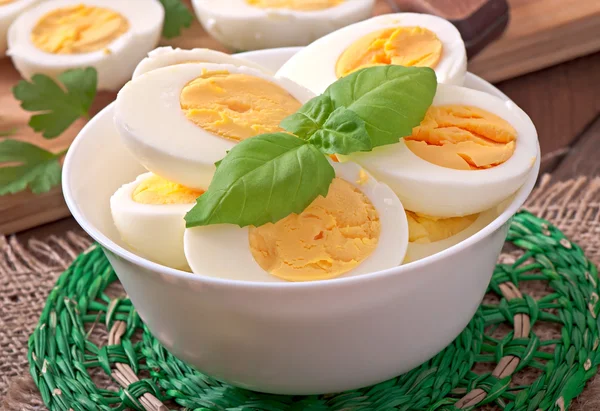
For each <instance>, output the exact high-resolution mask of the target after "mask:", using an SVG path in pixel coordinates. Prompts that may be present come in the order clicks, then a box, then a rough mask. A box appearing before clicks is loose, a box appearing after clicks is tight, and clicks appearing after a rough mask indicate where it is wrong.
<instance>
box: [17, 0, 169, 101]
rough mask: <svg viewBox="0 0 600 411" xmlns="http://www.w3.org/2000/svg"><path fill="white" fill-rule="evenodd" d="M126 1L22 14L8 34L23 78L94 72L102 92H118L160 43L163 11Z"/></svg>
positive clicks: (54, 4)
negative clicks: (82, 70) (91, 69)
mask: <svg viewBox="0 0 600 411" xmlns="http://www.w3.org/2000/svg"><path fill="white" fill-rule="evenodd" d="M140 6H142V5H141V4H140V3H138V2H134V1H122V0H49V1H45V2H43V3H41V4H39V5H38V6H37V7H34V8H32V9H30V10H28V11H26V12H24V13H22V14H21V15H20V16H19V17H18V18H17V20H15V22H14V23H13V24H12V25H11V27H10V29H9V32H8V52H7V54H8V55H10V56H11V58H12V60H13V62H14V65H15V67H16V68H17V70H18V71H19V72H20V73H21V75H22V76H23V77H24V78H27V79H29V78H31V76H32V75H34V74H46V75H49V76H51V77H56V76H58V75H59V74H60V73H62V72H64V71H66V70H69V69H75V68H82V67H94V68H95V69H96V70H97V71H98V89H100V90H117V89H119V88H120V87H121V86H122V85H123V84H124V83H125V82H126V81H127V80H129V79H130V78H131V75H132V73H133V71H134V69H135V67H136V65H137V64H138V63H139V61H140V60H142V59H143V58H144V56H146V54H147V53H148V52H149V51H150V50H152V49H153V48H155V47H156V45H157V44H158V41H159V39H160V35H161V31H162V26H163V20H164V8H163V6H162V5H161V3H160V2H159V1H158V0H147V1H146V2H144V4H143V12H141V10H140Z"/></svg>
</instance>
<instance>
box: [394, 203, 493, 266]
mask: <svg viewBox="0 0 600 411" xmlns="http://www.w3.org/2000/svg"><path fill="white" fill-rule="evenodd" d="M498 215H499V210H498V207H493V208H491V209H489V210H486V211H484V212H482V213H480V214H479V215H478V216H477V219H475V221H473V223H472V224H471V225H470V226H468V227H467V228H465V229H464V230H462V231H461V232H459V233H456V234H454V235H453V236H450V237H448V238H445V239H443V240H440V241H434V242H431V243H425V244H421V243H411V242H409V243H408V249H407V250H406V257H405V260H404V263H405V264H406V263H411V262H414V261H417V260H421V259H423V258H425V257H429V256H430V255H434V254H437V253H439V252H440V251H444V250H445V249H447V248H450V247H452V246H454V245H456V244H458V243H460V242H462V241H464V240H466V239H467V238H469V237H471V236H472V235H473V234H475V233H477V232H479V231H481V229H482V228H484V227H486V226H487V225H488V224H489V223H491V222H492V221H494V219H495V218H496V217H498Z"/></svg>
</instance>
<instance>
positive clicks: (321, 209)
mask: <svg viewBox="0 0 600 411" xmlns="http://www.w3.org/2000/svg"><path fill="white" fill-rule="evenodd" d="M333 167H334V169H335V173H336V179H334V181H333V182H332V184H331V186H330V188H329V193H328V195H327V197H325V198H323V197H319V198H317V199H316V200H315V201H314V202H313V203H312V204H311V205H310V206H309V207H308V208H307V209H305V210H304V212H302V213H300V214H298V215H296V214H292V215H290V216H288V217H286V218H284V219H283V220H280V221H278V222H277V223H275V224H271V223H268V224H265V225H264V226H261V227H258V228H255V227H244V228H240V227H238V226H236V225H233V224H220V225H210V226H204V227H194V228H188V229H186V231H185V235H184V250H185V255H186V257H187V261H188V263H189V265H190V267H191V269H192V271H193V272H194V273H196V274H199V275H206V276H211V277H219V278H226V279H231V280H243V281H257V282H277V281H286V280H287V281H315V280H324V279H331V278H338V277H349V276H355V275H361V274H367V273H373V272H377V271H380V270H385V269H388V268H392V267H395V266H398V265H400V264H401V263H402V261H403V259H404V256H405V253H406V248H407V244H408V223H407V220H406V214H405V212H404V208H403V207H402V204H401V203H400V201H399V200H398V197H397V196H396V195H395V194H394V192H393V191H392V190H391V189H390V188H389V187H388V186H386V185H385V184H381V183H379V182H377V181H376V180H375V179H374V178H373V177H371V176H370V175H368V174H367V173H366V172H365V171H364V170H362V169H361V167H360V166H358V165H356V164H353V163H344V164H342V163H335V164H333Z"/></svg>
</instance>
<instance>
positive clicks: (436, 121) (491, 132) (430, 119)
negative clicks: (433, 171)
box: [404, 105, 517, 170]
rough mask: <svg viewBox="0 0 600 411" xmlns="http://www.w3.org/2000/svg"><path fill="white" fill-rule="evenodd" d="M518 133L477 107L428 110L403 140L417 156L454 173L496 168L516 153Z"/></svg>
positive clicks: (453, 106)
mask: <svg viewBox="0 0 600 411" xmlns="http://www.w3.org/2000/svg"><path fill="white" fill-rule="evenodd" d="M516 138H517V131H516V130H515V129H514V128H513V126H511V125H510V124H509V123H508V122H507V121H506V120H504V119H502V118H500V117H498V116H496V115H494V114H492V113H489V112H487V111H485V110H482V109H479V108H477V107H470V106H459V105H451V106H438V107H430V108H429V110H428V111H427V114H426V115H425V118H424V119H423V121H422V122H421V124H420V125H419V126H417V127H415V128H414V129H413V133H412V135H411V136H409V137H405V139H404V140H405V143H406V145H407V146H408V148H409V149H410V150H411V151H412V152H413V153H414V154H416V155H417V156H419V157H421V158H422V159H424V160H426V161H429V162H430V163H433V164H437V165H438V166H442V167H447V168H453V169H456V170H478V169H486V168H491V167H495V166H497V165H500V164H502V163H504V162H505V161H506V160H508V159H509V158H510V157H511V156H512V155H513V153H514V152H515V147H516Z"/></svg>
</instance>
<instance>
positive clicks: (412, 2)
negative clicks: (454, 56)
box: [396, 0, 490, 20]
mask: <svg viewBox="0 0 600 411" xmlns="http://www.w3.org/2000/svg"><path fill="white" fill-rule="evenodd" d="M489 1H490V0H396V3H397V4H398V5H399V6H400V8H401V9H402V10H403V11H404V10H405V11H415V12H418V13H428V14H435V15H436V16H440V17H444V18H445V19H448V20H459V19H465V18H467V17H469V16H470V15H472V14H473V13H474V12H475V11H477V10H479V9H480V8H481V7H482V6H483V5H484V4H485V3H487V2H489Z"/></svg>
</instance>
